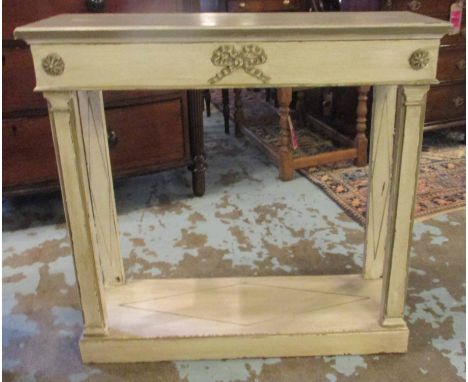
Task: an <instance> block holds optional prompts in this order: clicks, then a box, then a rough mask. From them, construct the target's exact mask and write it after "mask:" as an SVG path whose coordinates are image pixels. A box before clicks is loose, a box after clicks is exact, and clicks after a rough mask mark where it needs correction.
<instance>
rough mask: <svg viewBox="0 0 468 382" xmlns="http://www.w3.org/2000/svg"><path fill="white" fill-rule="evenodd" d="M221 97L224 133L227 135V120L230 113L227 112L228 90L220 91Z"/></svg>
mask: <svg viewBox="0 0 468 382" xmlns="http://www.w3.org/2000/svg"><path fill="white" fill-rule="evenodd" d="M221 94H222V97H223V117H224V132H225V133H226V134H229V118H230V113H231V111H230V110H229V89H222V90H221Z"/></svg>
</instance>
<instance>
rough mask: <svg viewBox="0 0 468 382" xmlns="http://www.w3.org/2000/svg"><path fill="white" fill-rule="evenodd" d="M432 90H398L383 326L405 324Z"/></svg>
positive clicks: (386, 249)
mask: <svg viewBox="0 0 468 382" xmlns="http://www.w3.org/2000/svg"><path fill="white" fill-rule="evenodd" d="M428 89H429V86H427V85H420V86H401V87H400V88H399V89H398V96H397V115H396V124H395V139H394V141H395V145H394V149H393V150H394V152H393V165H392V179H391V184H390V209H389V216H388V227H387V243H386V245H385V264H384V274H383V285H382V307H381V324H382V325H383V326H400V325H404V321H403V312H404V307H405V298H406V287H407V281H408V267H409V252H410V247H411V236H412V231H413V215H414V200H415V197H416V187H417V180H418V172H419V156H420V152H421V143H422V134H423V126H424V115H425V104H426V93H427V91H428Z"/></svg>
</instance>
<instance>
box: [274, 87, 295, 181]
mask: <svg viewBox="0 0 468 382" xmlns="http://www.w3.org/2000/svg"><path fill="white" fill-rule="evenodd" d="M277 98H278V104H279V114H280V120H279V124H280V148H279V177H280V179H281V180H283V181H288V180H292V179H293V178H294V168H293V163H292V150H291V132H290V131H289V121H288V119H289V105H290V104H291V100H292V89H291V88H279V89H278V91H277Z"/></svg>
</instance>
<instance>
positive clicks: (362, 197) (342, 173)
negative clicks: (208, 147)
mask: <svg viewBox="0 0 468 382" xmlns="http://www.w3.org/2000/svg"><path fill="white" fill-rule="evenodd" d="M233 98H234V97H233V95H231V97H230V102H231V103H233ZM212 101H213V103H214V104H215V106H216V107H218V108H221V107H220V105H221V96H220V92H219V91H215V92H213V94H212ZM242 102H243V111H244V127H245V128H247V129H249V130H251V131H252V132H254V133H255V135H256V136H257V137H259V138H260V139H261V140H262V141H263V142H264V143H266V144H267V145H268V146H270V147H272V148H273V149H274V150H277V149H278V146H279V143H278V141H279V125H278V117H277V112H276V109H275V108H274V107H273V106H272V105H270V104H269V103H267V102H266V101H265V96H264V94H263V92H261V91H244V92H243V97H242ZM233 111H234V105H233V104H231V113H233ZM296 125H297V124H296ZM296 135H297V136H298V141H299V148H298V149H297V150H295V151H294V156H303V155H314V154H317V153H321V152H327V151H333V150H336V149H337V148H339V146H337V145H336V144H335V143H334V142H332V141H331V140H330V139H328V138H325V137H323V136H322V135H320V134H318V133H316V132H314V131H312V130H311V129H310V128H308V127H302V126H298V127H297V131H296ZM420 166H421V167H420V175H419V184H418V194H417V198H416V207H415V216H416V218H421V217H427V216H431V215H434V214H437V213H440V212H444V211H449V210H454V209H457V208H460V207H464V206H465V196H466V189H465V183H466V176H465V168H466V166H465V146H464V145H463V144H461V143H460V134H457V133H456V132H450V131H449V132H448V131H447V130H439V131H436V132H428V133H426V134H425V136H424V145H423V153H422V158H421V163H420ZM300 173H301V174H302V175H304V176H305V177H306V178H307V179H309V180H311V181H312V182H313V183H315V184H317V185H318V186H320V188H322V190H324V191H325V193H326V194H327V195H328V196H329V197H330V198H332V199H333V200H334V201H335V202H336V203H337V204H338V205H339V206H340V207H341V208H343V210H344V211H345V212H346V213H347V214H348V215H349V216H351V217H352V218H353V219H355V220H356V221H357V222H359V223H360V224H362V225H364V224H365V220H366V209H367V183H368V167H367V166H366V167H355V166H353V163H352V162H351V161H345V162H341V163H336V164H333V165H324V166H319V167H310V168H307V169H303V170H300Z"/></svg>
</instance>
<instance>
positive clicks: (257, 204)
mask: <svg viewBox="0 0 468 382" xmlns="http://www.w3.org/2000/svg"><path fill="white" fill-rule="evenodd" d="M221 121H222V119H221V116H220V114H219V113H214V114H213V115H212V117H211V118H209V119H206V121H205V122H206V149H207V154H208V165H209V169H208V175H207V192H206V195H205V196H204V197H202V198H194V197H192V195H191V184H190V174H189V173H188V172H187V171H186V170H185V169H177V170H171V171H166V172H163V173H159V174H154V175H149V176H143V177H138V178H131V179H126V180H123V181H120V182H118V184H117V185H116V199H117V210H118V214H119V228H120V240H121V246H122V254H123V257H124V263H125V267H126V273H127V276H128V278H129V279H132V278H147V277H161V278H170V277H214V276H219V277H222V276H255V275H263V276H267V275H286V274H292V275H299V274H323V273H335V274H336V273H357V272H359V271H360V269H361V267H362V262H363V257H362V252H363V238H364V230H363V228H362V227H360V226H359V225H358V224H357V223H356V222H354V221H352V220H351V219H349V218H348V217H347V216H346V215H345V214H344V213H343V211H342V210H341V209H340V208H339V207H338V206H337V205H336V204H334V202H333V201H331V200H330V199H329V198H328V197H327V196H326V195H325V194H324V193H323V192H322V191H320V189H318V188H317V187H316V186H315V185H313V184H312V183H310V182H309V181H308V180H306V179H305V178H302V177H300V176H299V175H297V176H296V178H295V179H294V180H293V181H292V182H289V183H282V182H280V181H279V180H278V179H277V169H276V168H275V167H274V166H272V165H271V164H270V163H269V161H268V159H267V158H266V157H265V156H264V154H262V153H261V152H260V151H258V150H257V149H256V148H254V147H252V146H251V145H249V144H248V143H247V142H246V141H245V140H239V139H236V138H234V137H231V136H226V135H224V132H223V131H224V130H223V127H222V126H221V124H222V122H221ZM3 229H4V232H3V274H2V276H3V377H4V380H5V381H72V382H81V381H143V382H144V381H164V382H171V381H174V382H178V381H184V382H199V381H200V382H211V381H213V382H214V381H233V382H234V381H236V382H247V381H250V382H252V381H258V382H269V381H272V382H273V381H275V382H276V381H287V382H295V381H298V382H299V381H315V380H318V381H322V380H323V381H331V382H335V381H355V380H359V381H377V380H379V381H398V382H400V381H462V380H464V378H465V351H466V348H465V330H466V328H465V236H464V235H465V212H464V210H463V211H455V212H451V213H446V214H441V215H438V216H436V217H434V218H431V219H426V220H424V221H420V222H416V223H415V225H414V233H413V238H414V245H413V248H412V251H411V267H410V280H409V294H408V301H407V306H406V309H405V312H406V317H407V320H408V323H409V327H410V330H411V336H410V345H409V347H410V349H409V352H408V353H407V354H404V355H378V356H375V355H371V356H338V357H304V358H274V359H246V360H224V361H223V360H222V361H198V362H195V361H194V362H184V361H180V362H160V363H148V364H122V365H83V364H82V363H81V360H80V355H79V350H78V340H79V337H80V335H81V326H82V319H81V312H80V306H79V299H78V292H77V289H76V282H75V274H74V270H73V260H72V257H71V249H70V245H69V242H68V237H67V234H66V231H65V225H64V221H63V210H62V206H61V201H60V198H59V195H58V194H57V193H55V194H49V195H35V196H31V197H28V198H17V199H5V200H4V210H3ZM431 259H432V261H431Z"/></svg>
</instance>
